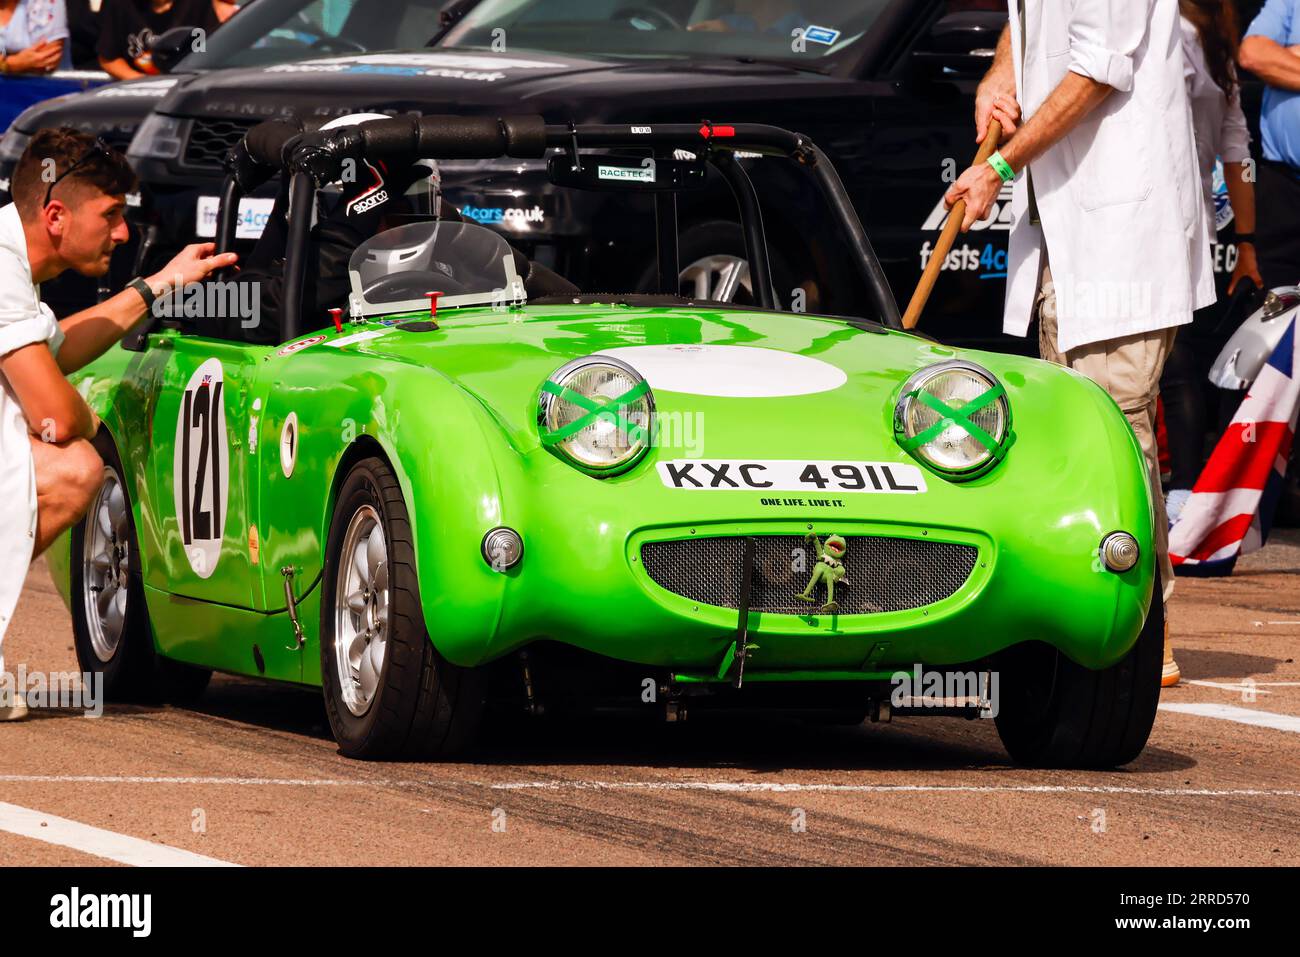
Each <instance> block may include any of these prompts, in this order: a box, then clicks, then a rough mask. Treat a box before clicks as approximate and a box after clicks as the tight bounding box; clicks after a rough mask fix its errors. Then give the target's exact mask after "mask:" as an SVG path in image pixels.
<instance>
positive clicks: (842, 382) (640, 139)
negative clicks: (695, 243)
mask: <svg viewBox="0 0 1300 957" xmlns="http://www.w3.org/2000/svg"><path fill="white" fill-rule="evenodd" d="M268 142H269V140H268V138H267V136H266V135H265V133H264V132H262V128H261V127H259V128H257V129H255V130H254V131H252V132H250V134H249V135H248V137H247V138H246V139H245V142H244V144H242V145H241V148H239V149H237V150H236V152H240V150H242V158H237V157H233V156H232V160H231V170H232V172H231V175H230V177H229V178H228V179H227V184H226V189H225V191H224V194H223V198H222V199H223V208H222V213H221V216H220V225H219V236H218V240H219V246H221V247H224V248H229V247H230V246H231V244H232V243H233V241H234V237H235V229H236V220H237V216H236V215H235V211H236V210H237V208H238V201H239V199H240V197H241V195H242V194H243V189H244V187H245V186H246V185H247V183H248V177H247V167H245V168H242V169H241V168H240V165H239V162H243V163H245V164H248V165H249V166H253V167H260V168H262V169H264V170H266V171H270V172H273V173H274V174H275V175H279V176H281V177H282V181H283V182H284V183H285V187H284V188H285V189H286V190H287V192H288V193H289V195H290V196H291V203H290V205H289V209H290V214H289V216H288V219H287V227H286V230H285V233H284V236H285V237H286V238H285V239H284V244H285V249H284V256H283V268H284V274H283V282H284V285H283V297H282V300H283V301H282V302H281V303H280V304H279V306H278V310H279V316H278V320H277V321H278V326H277V327H276V328H277V333H276V336H275V341H273V342H271V343H270V344H253V343H250V342H248V341H240V340H239V339H238V338H237V337H230V336H222V337H217V336H211V335H203V334H200V333H198V332H196V331H195V330H194V328H193V327H192V326H189V325H187V324H186V323H185V322H175V321H164V320H161V319H158V318H156V317H155V318H154V319H152V320H151V321H150V325H149V326H148V327H147V328H145V329H144V330H143V331H142V332H141V333H140V334H139V335H137V336H135V337H134V341H133V342H129V343H127V344H126V345H127V346H128V347H127V348H122V349H114V350H112V351H111V352H110V353H109V354H108V355H106V356H104V357H103V358H101V359H100V360H98V361H97V362H96V363H95V364H94V365H92V366H91V367H89V368H87V369H86V370H85V371H84V372H83V373H81V374H80V376H79V387H80V388H81V390H82V392H83V394H84V395H85V396H86V397H87V399H88V401H89V402H90V404H91V405H92V407H93V408H94V409H95V411H96V412H97V413H98V414H99V416H100V417H101V419H102V420H103V424H104V428H103V430H102V432H101V434H100V436H99V438H98V440H97V444H98V448H99V449H100V451H101V454H102V455H103V457H104V461H105V463H106V467H105V480H104V485H103V487H102V490H101V492H100V493H99V495H98V497H97V499H96V501H95V503H94V504H93V506H92V508H91V511H90V512H89V514H88V515H87V516H86V518H85V520H84V521H83V523H82V524H81V525H80V526H78V527H76V528H74V529H73V530H72V532H71V534H70V535H69V536H68V537H67V539H66V540H65V542H64V543H62V544H61V546H60V547H59V548H56V549H55V550H54V551H53V552H52V553H51V557H50V564H51V567H52V569H53V571H54V573H55V578H56V580H57V581H58V582H59V583H60V584H61V587H63V588H64V589H65V597H66V599H67V601H68V603H69V607H70V609H71V611H72V615H73V621H74V627H75V634H76V647H77V652H78V655H79V658H80V660H81V663H82V666H83V668H85V669H87V670H92V671H96V672H102V673H103V675H104V678H105V682H106V687H107V690H108V693H109V694H110V696H116V697H119V698H120V697H131V696H154V697H158V696H165V695H169V696H174V697H184V696H187V695H193V694H196V693H198V692H200V691H202V689H203V687H204V685H205V684H206V682H207V680H208V677H209V675H210V673H211V672H212V671H214V670H215V671H223V672H229V673H234V674H241V675H249V676H254V677H260V678H266V679H269V680H274V681H280V682H290V683H294V684H300V685H308V686H318V687H320V688H321V689H322V691H323V695H324V700H325V704H326V708H327V711H328V714H329V720H330V724H331V727H332V730H333V733H334V735H335V737H336V739H337V741H338V743H339V745H340V748H341V750H342V752H343V753H344V754H346V755H350V756H355V757H362V758H375V757H419V756H424V757H441V756H446V755H450V754H454V753H457V752H458V751H460V750H461V749H463V748H465V747H466V746H467V745H469V744H470V743H471V742H472V740H473V737H474V734H475V731H476V728H477V726H478V724H479V722H480V718H481V716H482V715H483V713H484V711H485V708H487V707H488V706H489V705H496V704H504V705H511V704H517V705H519V706H522V707H525V708H527V709H530V710H532V711H534V712H538V711H541V710H542V709H544V708H548V709H552V710H553V707H559V706H560V705H561V704H562V703H564V702H566V701H573V700H577V701H581V700H582V699H584V698H586V699H589V700H592V701H595V700H600V701H611V700H620V701H623V702H625V703H627V705H628V706H629V707H634V708H636V707H639V708H647V709H649V708H654V709H657V710H658V711H659V712H661V713H662V714H663V715H665V716H667V717H670V718H680V717H682V716H684V715H685V714H686V713H687V710H688V708H689V709H696V708H708V707H741V708H744V707H754V708H785V709H789V710H792V711H802V712H819V711H820V712H825V713H826V714H829V715H832V716H835V717H838V718H844V717H847V718H848V719H849V720H855V721H860V720H863V719H864V717H866V716H870V717H872V718H873V719H884V718H888V717H889V716H890V714H891V712H892V713H898V712H900V711H904V712H907V713H917V714H921V713H936V714H948V713H952V712H953V710H954V709H957V710H958V711H961V712H962V713H972V714H973V713H974V712H975V711H976V710H978V711H980V712H981V713H983V714H984V715H986V716H988V715H993V716H994V717H995V720H996V724H997V728H998V731H999V733H1000V735H1001V737H1002V740H1003V742H1004V743H1005V745H1006V747H1007V750H1008V751H1009V753H1010V754H1011V756H1012V758H1013V759H1015V760H1016V761H1018V762H1022V763H1029V764H1039V765H1058V766H1113V765H1116V764H1121V763H1124V762H1127V761H1130V760H1132V759H1133V758H1134V757H1136V756H1137V754H1138V753H1139V752H1140V751H1141V750H1142V748H1143V746H1144V745H1145V743H1146V740H1147V736H1148V734H1149V732H1150V729H1151V726H1152V722H1153V720H1154V716H1155V711H1156V704H1157V699H1158V694H1159V676H1160V667H1161V651H1162V635H1163V617H1162V616H1163V612H1162V604H1161V602H1160V601H1158V600H1156V601H1153V600H1152V595H1153V589H1154V588H1155V587H1156V586H1157V584H1158V583H1157V582H1156V572H1155V566H1154V562H1153V549H1152V539H1153V525H1152V508H1151V500H1150V492H1149V487H1148V484H1147V481H1146V475H1145V466H1144V463H1143V458H1142V454H1141V451H1140V449H1139V447H1138V444H1137V442H1136V440H1135V438H1134V436H1133V433H1132V431H1131V430H1130V428H1129V426H1128V425H1127V423H1126V421H1125V418H1124V416H1123V415H1122V414H1121V412H1120V411H1119V409H1118V408H1117V407H1116V406H1115V404H1114V402H1112V401H1111V399H1110V398H1109V397H1108V396H1107V394H1106V393H1105V392H1104V391H1103V390H1102V389H1100V388H1099V387H1098V386H1096V385H1095V384H1094V383H1092V382H1091V381H1089V380H1087V379H1085V378H1083V377H1081V376H1079V375H1077V374H1075V373H1073V372H1071V371H1068V370H1066V369H1064V368H1061V367H1058V366H1054V365H1050V364H1048V363H1045V362H1040V361H1037V360H1031V359H1025V358H1020V357H1015V356H1008V355H999V354H992V353H982V352H969V351H960V350H955V349H951V348H946V347H944V346H942V345H940V344H939V343H937V342H934V341H932V340H930V339H929V338H927V337H925V336H922V335H918V334H913V333H908V332H904V331H902V330H901V328H900V324H899V319H898V311H897V307H896V305H895V303H894V300H893V298H892V296H891V294H890V292H889V290H888V288H887V286H886V284H885V282H884V279H883V275H882V273H881V271H880V268H879V265H878V263H877V262H876V259H875V257H874V254H873V253H872V250H871V246H870V243H869V242H868V239H867V237H866V235H865V233H864V231H863V228H862V226H861V224H860V223H859V221H858V219H857V218H856V216H855V214H854V213H853V211H852V206H851V205H850V203H849V201H848V199H847V197H846V196H845V195H844V190H843V187H842V186H841V184H840V182H839V179H838V177H837V176H836V174H835V171H834V169H833V167H832V166H831V164H830V163H829V162H828V161H827V159H826V157H825V155H824V154H823V153H822V152H821V151H820V150H819V149H818V148H817V147H816V145H815V144H813V143H811V142H810V141H809V140H808V139H807V138H806V137H802V136H800V135H798V134H795V133H791V132H789V131H786V130H782V129H777V128H773V127H767V126H761V125H736V126H721V125H714V124H711V123H704V124H702V125H699V126H698V127H697V126H695V125H689V126H686V125H673V126H657V125H656V126H650V125H646V126H590V127H583V126H578V127H574V126H571V125H566V126H547V125H545V124H544V123H543V121H542V120H541V119H540V118H537V117H505V118H500V119H486V118H462V117H423V118H412V117H402V118H395V119H378V120H373V121H369V122H364V123H358V124H353V125H350V126H347V127H345V128H337V129H323V130H318V131H307V132H302V131H296V130H295V131H292V135H291V136H289V137H288V138H287V139H286V138H284V137H281V138H280V139H279V140H276V141H275V145H274V147H273V148H272V147H269V146H268V145H267V143H268ZM501 157H512V158H515V159H517V160H518V162H519V163H520V164H521V168H522V164H534V165H535V164H538V163H545V164H546V167H547V169H548V172H549V175H550V177H551V179H552V181H554V182H555V183H557V184H559V185H562V186H566V187H571V188H575V189H609V190H618V191H624V192H625V193H626V194H627V198H628V202H629V206H630V207H631V206H633V205H635V204H637V203H640V204H641V208H642V209H643V210H649V209H651V208H652V209H653V211H654V217H653V219H652V220H651V219H650V217H647V220H648V221H650V222H653V227H652V228H654V229H655V230H656V235H657V240H658V269H657V284H658V285H657V288H656V289H652V290H649V291H642V292H639V293H629V294H611V293H590V292H584V291H581V290H578V289H576V288H573V287H572V286H570V285H569V284H567V283H566V282H565V281H564V280H562V279H560V278H559V277H557V276H555V275H554V274H553V273H551V274H549V276H548V275H547V271H546V270H545V269H544V267H540V266H536V264H531V263H529V262H528V260H527V259H526V258H524V257H523V256H522V255H520V254H519V253H518V252H517V251H515V250H513V249H512V248H511V246H510V245H509V244H508V243H507V242H506V240H505V239H504V238H503V237H502V235H501V234H500V233H498V232H494V231H492V230H489V229H487V228H485V227H482V226H479V225H474V224H470V223H465V222H458V221H456V220H455V218H454V217H448V216H441V217H438V216H436V215H435V214H436V210H435V211H433V212H430V213H428V214H426V215H419V214H412V215H409V216H406V217H403V218H401V219H400V221H394V222H390V223H386V224H385V225H386V227H387V228H383V229H381V230H380V231H377V232H375V233H374V234H373V235H371V236H369V237H367V238H364V239H363V240H362V241H360V242H359V243H358V244H357V245H356V247H355V249H354V250H353V251H352V253H351V255H350V258H349V259H348V261H347V276H346V283H347V294H346V302H345V304H344V305H343V313H344V314H340V313H338V312H335V313H334V316H335V319H334V321H331V320H330V318H329V317H328V315H327V314H326V313H325V312H324V311H323V310H315V311H312V310H309V309H307V308H305V307H304V306H303V302H304V299H305V298H309V297H310V296H311V295H312V293H313V291H314V289H315V287H314V285H313V283H315V282H316V280H310V281H309V280H308V279H307V278H306V277H307V276H308V275H309V274H310V270H309V268H308V263H307V259H308V257H309V256H310V255H311V252H310V250H312V249H313V248H314V247H313V246H312V243H313V242H314V241H315V238H316V228H315V227H313V226H312V223H311V217H310V216H309V215H307V213H308V212H310V211H312V210H313V208H314V203H315V201H316V199H317V198H318V194H320V193H323V192H326V191H328V190H329V189H330V184H332V183H336V182H340V181H344V180H346V178H347V173H348V171H349V170H355V169H357V168H363V169H367V170H369V171H371V172H374V173H375V176H376V178H377V180H376V181H377V183H378V184H379V185H376V186H375V187H373V188H372V190H371V193H372V195H377V194H374V190H376V189H379V186H380V185H382V183H383V171H385V170H390V171H391V170H392V169H395V168H396V167H397V166H399V165H402V164H408V163H410V162H412V161H419V160H421V159H457V160H474V159H499V158H501ZM237 160H239V162H237ZM757 164H787V165H789V166H790V167H791V169H793V170H794V171H795V173H797V174H798V175H801V176H806V177H807V178H808V181H809V183H810V184H811V185H810V194H811V195H814V196H816V197H818V198H819V201H820V202H822V204H823V206H824V208H823V209H822V210H821V211H819V212H818V213H817V214H818V215H823V216H830V217H833V218H834V219H835V221H836V222H837V223H838V224H839V225H840V227H841V233H842V235H843V239H844V244H845V249H846V250H848V252H849V254H850V255H851V257H852V261H853V262H854V263H855V264H856V268H857V272H858V275H857V276H856V277H855V279H856V280H857V281H859V282H860V283H861V285H862V288H864V289H865V290H867V293H866V297H867V298H866V301H864V303H863V309H862V312H863V314H864V316H869V317H870V318H861V317H840V316H825V315H815V314H806V313H797V312H790V311H782V310H781V309H780V308H778V307H779V302H778V295H777V292H776V290H775V289H774V281H773V276H772V271H771V264H770V262H769V260H768V256H767V249H766V239H765V236H764V232H763V222H762V213H761V199H760V197H759V196H758V195H757V193H756V190H755V187H754V183H753V180H752V179H751V178H750V176H749V175H748V173H747V172H746V170H747V168H748V169H753V168H754V166H755V165H757ZM719 188H721V189H722V190H724V191H726V192H727V193H729V194H730V196H731V197H733V198H734V200H735V207H736V209H737V210H738V220H739V222H740V224H741V227H742V229H743V231H744V236H745V241H746V248H747V263H746V264H745V268H746V271H747V275H746V280H747V288H748V289H749V290H750V293H749V296H748V299H749V301H748V302H746V303H743V304H737V303H735V302H732V303H721V302H713V301H708V300H707V299H704V298H690V297H684V296H682V295H680V291H681V290H680V287H679V284H678V279H679V264H678V262H677V245H676V230H675V210H676V205H675V204H676V203H677V201H678V200H679V199H680V198H681V197H682V196H684V195H688V194H691V193H692V192H693V191H698V190H711V189H712V190H717V189H719ZM358 202H359V203H360V205H359V206H358V207H357V208H358V209H360V208H361V207H362V206H364V205H365V203H366V201H365V200H359V201H358ZM438 294H441V295H438ZM155 313H157V309H155ZM935 674H937V675H939V676H940V678H939V679H938V681H937V686H940V687H942V686H943V680H942V679H943V676H944V675H948V676H951V675H953V674H974V675H977V676H978V677H979V681H978V684H977V685H976V686H975V687H973V688H971V689H970V690H971V692H972V693H971V694H970V695H967V696H965V697H962V696H960V695H958V696H956V697H954V696H953V695H951V694H946V695H940V696H938V697H934V696H930V697H927V695H926V694H924V693H923V691H925V690H926V689H930V688H931V686H932V685H933V684H934V683H933V682H930V681H928V680H927V679H928V678H929V677H930V676H933V675H935ZM904 686H908V687H904ZM949 690H951V688H949Z"/></svg>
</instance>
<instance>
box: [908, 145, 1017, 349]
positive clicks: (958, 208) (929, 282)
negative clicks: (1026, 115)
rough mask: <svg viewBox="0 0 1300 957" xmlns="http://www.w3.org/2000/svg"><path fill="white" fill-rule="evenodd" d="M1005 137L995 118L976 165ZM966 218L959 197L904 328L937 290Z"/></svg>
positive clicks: (912, 324)
mask: <svg viewBox="0 0 1300 957" xmlns="http://www.w3.org/2000/svg"><path fill="white" fill-rule="evenodd" d="M1001 139H1002V124H1000V123H999V122H998V121H997V120H994V121H993V122H992V123H990V124H989V131H988V134H987V135H986V136H985V137H984V142H983V143H981V144H980V149H979V152H978V153H976V154H975V163H974V165H975V166H979V165H980V164H981V163H983V162H984V161H986V160H987V159H988V158H989V157H990V156H992V155H993V151H994V150H995V149H997V148H998V142H999V141H1000V140H1001ZM965 218H966V201H965V200H964V199H963V200H960V201H959V202H958V203H957V204H956V205H955V206H953V208H952V212H951V213H949V215H948V222H947V223H945V224H944V227H943V232H941V233H940V234H939V241H938V242H937V243H936V244H935V247H934V254H933V255H932V256H931V257H930V261H929V262H928V263H926V265H925V271H924V272H922V273H921V281H920V282H918V283H917V284H916V292H914V293H912V301H911V302H909V303H908V304H907V312H905V313H903V328H904V329H914V328H916V324H917V322H918V321H919V320H920V318H921V310H922V309H924V308H925V304H926V301H927V300H928V299H929V298H930V293H931V292H933V291H934V284H935V281H936V280H937V279H938V278H939V271H940V270H941V269H943V261H944V260H945V259H947V258H948V253H949V252H951V251H952V244H953V243H954V242H956V240H957V233H958V232H960V231H961V224H962V221H963V220H964V219H965Z"/></svg>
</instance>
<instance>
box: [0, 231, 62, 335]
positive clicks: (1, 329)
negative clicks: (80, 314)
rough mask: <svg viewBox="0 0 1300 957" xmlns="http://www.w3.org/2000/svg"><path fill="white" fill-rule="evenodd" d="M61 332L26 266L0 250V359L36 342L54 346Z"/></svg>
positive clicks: (8, 251)
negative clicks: (33, 283) (39, 296)
mask: <svg viewBox="0 0 1300 957" xmlns="http://www.w3.org/2000/svg"><path fill="white" fill-rule="evenodd" d="M61 332H62V330H61V329H60V328H59V324H58V322H56V321H55V319H54V313H52V312H51V311H50V309H49V307H48V306H45V305H44V304H43V303H42V302H41V301H40V299H39V298H38V297H37V294H36V289H35V287H33V286H32V278H31V274H30V273H28V271H27V267H26V264H25V263H23V262H22V261H21V260H20V259H18V257H16V256H15V255H14V254H13V253H12V251H10V250H6V249H0V356H6V355H8V354H9V353H11V352H13V351H14V350H15V349H21V348H22V347H23V346H29V345H31V344H32V343H33V342H50V343H51V344H52V345H53V341H54V340H56V339H57V340H60V341H61V339H62V336H61Z"/></svg>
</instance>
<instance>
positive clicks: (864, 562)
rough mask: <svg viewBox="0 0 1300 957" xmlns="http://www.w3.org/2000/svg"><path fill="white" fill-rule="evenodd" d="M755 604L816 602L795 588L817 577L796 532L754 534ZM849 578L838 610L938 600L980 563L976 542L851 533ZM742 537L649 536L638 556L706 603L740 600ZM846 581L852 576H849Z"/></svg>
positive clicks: (806, 610) (811, 553)
mask: <svg viewBox="0 0 1300 957" xmlns="http://www.w3.org/2000/svg"><path fill="white" fill-rule="evenodd" d="M753 538H754V578H753V583H752V585H751V589H750V597H749V607H750V610H751V611H758V612H770V613H775V614H788V615H807V614H811V613H815V612H816V611H817V609H818V608H819V607H820V604H821V602H823V601H825V600H826V588H825V586H824V585H822V584H819V585H818V586H817V588H816V589H815V590H814V592H813V594H814V597H815V598H816V599H817V604H808V603H807V602H803V601H800V600H799V599H798V598H796V597H795V596H796V595H797V594H799V593H800V592H802V591H803V590H804V588H805V587H806V586H807V584H808V580H809V578H811V577H812V573H813V565H814V562H815V556H816V552H815V550H814V549H813V546H812V543H811V542H809V541H806V540H805V539H804V538H803V537H802V536H799V535H755V536H753ZM844 540H845V542H846V544H847V546H848V548H847V550H846V552H845V558H844V565H845V568H846V570H847V575H846V576H845V581H841V582H840V583H839V584H837V585H836V586H835V600H836V602H838V603H839V606H840V607H839V614H841V615H872V614H880V613H881V612H887V611H904V610H906V609H908V608H920V607H922V606H924V605H933V604H934V603H935V602H938V601H942V600H943V599H945V598H947V597H949V596H950V595H952V594H953V593H955V592H956V591H957V590H958V589H959V588H961V586H962V585H963V584H965V582H966V580H967V579H968V578H970V575H971V572H972V571H974V569H975V561H976V558H977V557H978V554H979V550H978V549H976V548H975V547H974V546H972V545H958V544H953V543H950V542H927V541H917V540H915V539H911V538H888V537H884V536H875V535H846V536H845V537H844ZM744 542H745V540H744V538H742V537H740V536H723V537H718V538H692V539H687V540H684V541H673V542H646V543H644V544H643V545H642V546H641V561H642V563H643V564H644V565H645V570H646V573H647V574H648V575H649V576H650V578H651V580H653V581H654V582H655V583H656V584H657V585H659V586H660V587H662V588H665V589H667V590H668V591H670V592H673V593H674V594H677V595H681V596H683V597H685V598H689V599H691V600H692V601H696V602H699V603H700V604H703V605H715V606H718V607H721V608H738V607H740V583H741V576H742V573H743V561H744ZM845 582H847V583H848V584H845Z"/></svg>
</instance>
